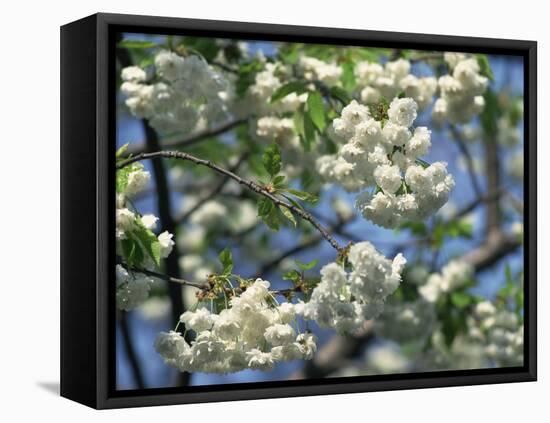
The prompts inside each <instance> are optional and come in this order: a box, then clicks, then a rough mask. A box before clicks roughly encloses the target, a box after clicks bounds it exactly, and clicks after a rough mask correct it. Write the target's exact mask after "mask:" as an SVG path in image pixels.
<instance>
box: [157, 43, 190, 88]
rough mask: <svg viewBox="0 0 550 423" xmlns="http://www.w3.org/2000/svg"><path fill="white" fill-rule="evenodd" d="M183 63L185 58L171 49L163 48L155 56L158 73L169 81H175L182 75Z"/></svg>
mask: <svg viewBox="0 0 550 423" xmlns="http://www.w3.org/2000/svg"><path fill="white" fill-rule="evenodd" d="M183 63H184V58H183V57H181V56H179V55H178V54H176V53H174V52H171V51H167V50H162V51H160V52H158V53H157V55H156V56H155V68H156V72H157V74H158V75H159V76H160V77H162V78H164V79H166V80H168V81H174V80H176V79H177V78H179V77H180V75H181V73H182V69H183Z"/></svg>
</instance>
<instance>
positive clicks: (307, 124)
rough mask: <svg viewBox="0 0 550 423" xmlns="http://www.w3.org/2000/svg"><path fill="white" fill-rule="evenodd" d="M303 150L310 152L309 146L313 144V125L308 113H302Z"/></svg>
mask: <svg viewBox="0 0 550 423" xmlns="http://www.w3.org/2000/svg"><path fill="white" fill-rule="evenodd" d="M301 139H303V141H304V149H305V150H306V151H309V150H311V145H312V144H313V143H314V142H315V124H314V123H313V121H312V120H311V116H310V115H309V113H304V137H303V138H301Z"/></svg>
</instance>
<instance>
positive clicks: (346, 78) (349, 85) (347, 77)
mask: <svg viewBox="0 0 550 423" xmlns="http://www.w3.org/2000/svg"><path fill="white" fill-rule="evenodd" d="M342 71H343V72H342V78H341V80H342V85H343V87H344V89H345V90H346V91H353V90H354V89H355V86H356V85H357V82H356V80H355V65H354V63H353V62H352V61H347V62H345V63H344V64H343V65H342Z"/></svg>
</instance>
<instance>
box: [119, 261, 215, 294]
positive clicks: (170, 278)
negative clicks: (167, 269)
mask: <svg viewBox="0 0 550 423" xmlns="http://www.w3.org/2000/svg"><path fill="white" fill-rule="evenodd" d="M121 266H124V267H125V268H126V269H128V270H129V271H132V272H137V273H143V274H144V275H147V276H152V277H154V278H158V279H162V280H164V281H167V282H172V283H176V284H178V285H184V286H192V287H194V288H198V289H208V288H209V287H210V285H209V284H208V283H206V282H204V283H201V282H191V281H188V280H186V279H181V278H176V277H173V276H169V275H167V274H165V273H159V272H155V271H153V270H147V269H140V268H137V267H128V265H126V264H125V263H121Z"/></svg>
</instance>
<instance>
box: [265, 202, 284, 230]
mask: <svg viewBox="0 0 550 423" xmlns="http://www.w3.org/2000/svg"><path fill="white" fill-rule="evenodd" d="M277 210H278V209H277V208H276V207H273V208H272V209H271V211H270V212H269V214H268V215H267V216H264V217H263V218H262V219H263V221H264V223H265V224H266V225H267V227H268V228H269V229H271V230H272V231H274V232H277V231H278V230H279V227H280V223H279V213H278V212H277Z"/></svg>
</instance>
